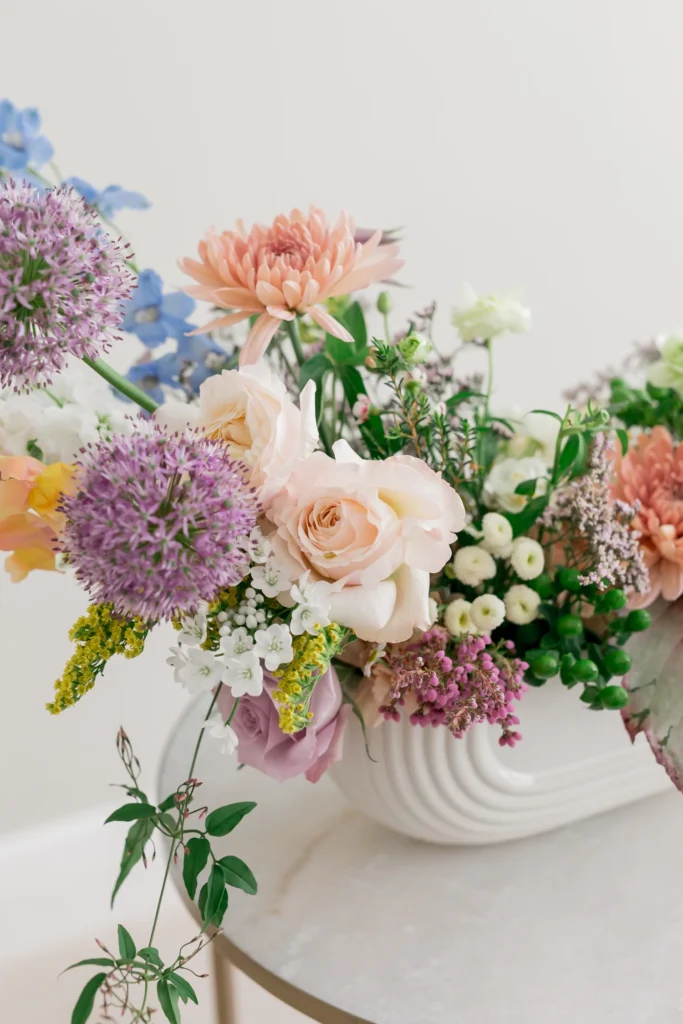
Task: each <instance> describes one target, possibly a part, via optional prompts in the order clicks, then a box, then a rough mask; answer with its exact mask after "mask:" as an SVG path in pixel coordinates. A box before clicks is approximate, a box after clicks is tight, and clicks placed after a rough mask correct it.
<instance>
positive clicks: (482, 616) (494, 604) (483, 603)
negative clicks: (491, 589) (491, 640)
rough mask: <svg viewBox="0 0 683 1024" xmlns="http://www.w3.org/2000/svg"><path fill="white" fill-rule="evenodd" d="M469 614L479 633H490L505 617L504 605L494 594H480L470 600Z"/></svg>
mask: <svg viewBox="0 0 683 1024" xmlns="http://www.w3.org/2000/svg"><path fill="white" fill-rule="evenodd" d="M470 616H471V618H472V622H473V623H474V625H475V626H476V627H477V629H478V630H479V632H480V633H492V632H493V630H494V629H497V628H498V626H500V624H501V623H502V622H503V621H504V619H505V605H504V604H503V602H502V601H501V599H500V598H499V597H496V595H495V594H482V595H481V596H480V597H475V599H474V601H473V602H472V608H471V609H470Z"/></svg>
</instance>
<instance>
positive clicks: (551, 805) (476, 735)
mask: <svg viewBox="0 0 683 1024" xmlns="http://www.w3.org/2000/svg"><path fill="white" fill-rule="evenodd" d="M519 716H520V719H521V725H520V726H519V728H520V729H521V731H522V734H523V736H524V739H523V740H522V742H521V743H518V744H517V745H516V746H515V747H514V748H512V749H510V748H508V747H501V746H499V744H498V736H499V735H500V733H499V731H498V730H497V729H495V728H494V727H491V726H488V725H479V726H475V727H474V728H473V729H471V730H470V732H469V733H468V734H467V735H466V736H465V737H464V738H463V739H460V740H456V739H454V738H453V737H452V736H451V735H450V733H449V732H448V731H447V730H446V729H443V728H437V729H432V728H428V729H423V728H420V727H416V726H412V725H410V723H409V722H408V720H407V718H402V720H401V721H400V722H398V723H396V722H385V723H383V724H382V725H380V726H378V727H376V728H374V729H372V730H370V733H369V736H368V740H369V747H370V753H371V755H372V758H373V759H374V760H370V758H369V757H368V756H367V754H366V750H365V741H364V739H363V734H362V730H361V727H360V725H359V723H358V722H357V720H356V719H355V717H352V719H351V722H350V724H349V727H348V729H347V733H346V736H345V742H344V756H343V758H342V760H341V761H340V762H338V763H337V764H336V765H334V766H333V767H332V768H331V770H330V775H331V776H332V778H333V779H334V781H335V782H336V783H337V785H338V786H339V787H340V788H341V790H342V791H343V792H344V793H345V795H346V796H347V798H348V799H349V800H350V801H351V803H352V804H353V805H354V806H355V807H356V808H357V809H358V810H359V811H362V812H363V813H364V814H366V815H367V816H368V817H370V818H374V819H375V821H378V822H380V823H381V824H383V825H386V826H387V827H388V828H391V829H394V830H395V831H396V832H402V833H404V834H405V835H408V836H413V837H414V838H416V839H422V840H425V841H426V842H431V843H445V844H452V845H460V844H483V843H500V842H505V841H506V840H509V839H519V838H521V837H522V836H529V835H533V834H535V833H538V832H545V831H547V830H549V829H553V828H557V827H558V826H561V825H566V824H568V823H569V822H572V821H578V820H580V819H581V818H587V817H590V816H591V815H593V814H598V813H599V812H601V811H607V810H610V809H611V808H614V807H619V806H621V805H623V804H627V803H630V802H631V801H633V800H639V799H641V798H642V797H645V796H649V795H651V794H654V793H657V792H659V791H662V790H665V789H667V788H668V787H670V786H671V783H670V781H669V779H668V778H667V776H666V773H665V772H664V771H663V770H662V769H661V768H660V767H659V765H657V764H656V762H655V760H654V757H653V755H652V753H651V751H650V749H649V747H648V745H647V743H646V742H645V740H644V739H643V738H642V737H639V738H638V741H637V742H636V743H635V744H634V745H632V744H631V741H630V740H629V738H628V736H627V734H626V731H625V729H624V727H623V725H622V722H621V716H620V715H619V713H618V712H609V711H603V712H592V711H589V710H588V709H587V708H586V706H585V705H584V704H582V703H581V702H580V701H579V699H578V694H577V693H576V692H575V691H574V692H568V691H567V690H566V689H565V688H564V687H563V686H562V685H561V684H560V683H559V681H558V680H550V681H549V682H548V683H547V684H546V685H545V686H543V687H541V688H539V689H534V690H530V691H529V692H528V693H527V694H526V695H525V697H524V700H523V701H522V703H521V704H520V706H519Z"/></svg>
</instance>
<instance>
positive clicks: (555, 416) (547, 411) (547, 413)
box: [531, 409, 564, 423]
mask: <svg viewBox="0 0 683 1024" xmlns="http://www.w3.org/2000/svg"><path fill="white" fill-rule="evenodd" d="M531 412H535V413H539V414H540V415H541V416H552V418H553V419H554V420H557V422H558V423H563V422H564V420H563V419H562V417H561V416H559V415H558V414H557V413H556V412H552V410H551V409H532V410H531Z"/></svg>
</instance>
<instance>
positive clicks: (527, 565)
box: [510, 537, 545, 580]
mask: <svg viewBox="0 0 683 1024" xmlns="http://www.w3.org/2000/svg"><path fill="white" fill-rule="evenodd" d="M510 565H511V566H512V568H513V569H514V570H515V572H516V573H517V575H518V576H519V578H520V579H522V580H535V579H536V577H537V576H540V575H541V573H542V572H543V570H544V568H545V555H544V552H543V548H542V547H541V545H540V544H539V543H538V541H536V540H532V539H531V537H518V538H517V539H516V540H515V541H513V542H512V554H511V555H510Z"/></svg>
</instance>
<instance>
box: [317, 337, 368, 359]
mask: <svg viewBox="0 0 683 1024" xmlns="http://www.w3.org/2000/svg"><path fill="white" fill-rule="evenodd" d="M325 352H326V354H327V355H328V356H329V357H330V359H331V360H332V362H333V363H336V365H337V366H346V365H349V366H360V365H361V363H363V362H364V361H365V357H366V356H367V355H368V354H369V352H370V349H369V348H368V347H367V346H366V347H365V348H361V349H357V348H356V346H355V345H354V344H351V343H349V342H348V341H342V340H341V338H335V337H334V336H333V335H332V334H328V335H327V336H326V338H325Z"/></svg>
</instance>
